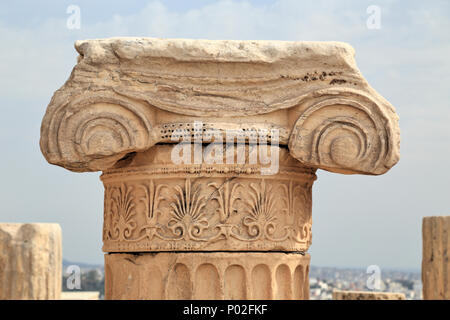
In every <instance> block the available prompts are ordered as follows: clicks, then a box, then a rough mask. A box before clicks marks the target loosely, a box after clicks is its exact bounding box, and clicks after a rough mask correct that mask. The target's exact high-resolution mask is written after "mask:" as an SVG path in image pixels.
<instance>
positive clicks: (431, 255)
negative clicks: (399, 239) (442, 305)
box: [422, 216, 450, 300]
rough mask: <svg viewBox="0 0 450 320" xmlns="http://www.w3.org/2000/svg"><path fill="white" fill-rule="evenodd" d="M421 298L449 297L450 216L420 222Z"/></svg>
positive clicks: (447, 298)
mask: <svg viewBox="0 0 450 320" xmlns="http://www.w3.org/2000/svg"><path fill="white" fill-rule="evenodd" d="M422 245H423V247H422V286H423V299H425V300H449V299H450V261H449V256H450V216H446V217H441V216H438V217H425V218H423V222H422Z"/></svg>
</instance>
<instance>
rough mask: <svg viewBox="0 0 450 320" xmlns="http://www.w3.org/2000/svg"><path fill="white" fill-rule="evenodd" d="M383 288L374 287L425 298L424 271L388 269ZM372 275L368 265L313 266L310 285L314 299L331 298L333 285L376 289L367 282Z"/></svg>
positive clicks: (380, 286) (384, 275) (383, 279)
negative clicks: (341, 266)
mask: <svg viewBox="0 0 450 320" xmlns="http://www.w3.org/2000/svg"><path fill="white" fill-rule="evenodd" d="M379 276H380V281H379V289H378V288H377V289H374V290H373V291H383V292H398V293H404V294H405V297H406V299H408V300H420V299H422V281H421V274H420V271H400V270H384V269H382V270H381V272H380V274H379ZM369 277H371V274H370V273H367V270H365V269H356V268H332V267H315V266H311V269H310V272H309V287H310V293H309V295H310V299H311V300H331V299H332V292H333V289H339V290H351V291H372V290H371V289H369V288H368V285H367V282H368V280H369Z"/></svg>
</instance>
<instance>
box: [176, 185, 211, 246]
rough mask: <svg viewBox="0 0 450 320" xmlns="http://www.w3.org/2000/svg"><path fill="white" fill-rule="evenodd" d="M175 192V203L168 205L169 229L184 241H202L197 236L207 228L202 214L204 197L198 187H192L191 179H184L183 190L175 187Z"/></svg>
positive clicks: (206, 222) (207, 224)
mask: <svg viewBox="0 0 450 320" xmlns="http://www.w3.org/2000/svg"><path fill="white" fill-rule="evenodd" d="M175 191H176V192H175V197H174V198H175V202H172V203H171V204H170V206H171V207H172V210H171V211H170V213H171V215H172V219H171V220H170V221H169V227H170V228H171V229H172V232H173V233H174V234H176V235H178V236H180V237H182V238H184V239H196V240H202V239H201V238H199V237H198V236H200V234H201V233H202V231H203V230H204V229H205V228H207V227H208V226H209V223H208V221H207V220H206V218H205V217H204V215H205V213H204V212H203V208H204V207H205V206H206V202H205V195H201V188H200V187H199V186H195V187H193V186H192V183H191V179H186V181H185V187H184V190H183V189H182V188H181V187H180V186H176V187H175Z"/></svg>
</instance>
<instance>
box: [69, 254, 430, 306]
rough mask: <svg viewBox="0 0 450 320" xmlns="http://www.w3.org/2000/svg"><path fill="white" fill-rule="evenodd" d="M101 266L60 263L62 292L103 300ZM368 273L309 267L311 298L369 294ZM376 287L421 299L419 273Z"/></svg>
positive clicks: (384, 273) (397, 274)
mask: <svg viewBox="0 0 450 320" xmlns="http://www.w3.org/2000/svg"><path fill="white" fill-rule="evenodd" d="M69 266H77V267H79V270H80V273H81V274H80V284H81V286H80V288H79V289H77V288H73V286H71V287H72V288H71V289H70V288H68V287H67V285H68V281H69V282H70V281H71V280H70V279H69V278H70V276H71V274H69V273H67V270H68V268H69ZM104 274H105V273H104V268H103V265H93V264H86V263H78V262H69V261H67V260H64V261H63V281H62V286H63V291H98V292H99V293H100V299H103V298H104V286H105V275H104ZM370 277H371V274H370V273H368V272H367V270H365V269H358V268H334V267H317V266H311V268H310V271H309V285H310V299H311V300H331V299H332V293H333V290H334V289H339V290H352V291H371V290H370V289H369V288H368V280H369V281H370V279H369V278H370ZM379 280H380V281H379V283H378V285H379V288H377V289H374V291H384V292H399V293H404V294H405V296H406V299H408V300H419V299H422V282H421V275H420V271H401V270H384V269H383V270H381V272H380V274H379Z"/></svg>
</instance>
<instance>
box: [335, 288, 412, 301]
mask: <svg viewBox="0 0 450 320" xmlns="http://www.w3.org/2000/svg"><path fill="white" fill-rule="evenodd" d="M333 300H406V297H405V294H403V293H396V292H374V291H341V290H334V291H333Z"/></svg>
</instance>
